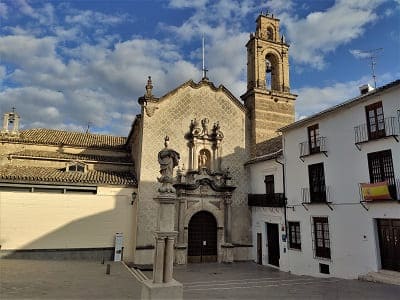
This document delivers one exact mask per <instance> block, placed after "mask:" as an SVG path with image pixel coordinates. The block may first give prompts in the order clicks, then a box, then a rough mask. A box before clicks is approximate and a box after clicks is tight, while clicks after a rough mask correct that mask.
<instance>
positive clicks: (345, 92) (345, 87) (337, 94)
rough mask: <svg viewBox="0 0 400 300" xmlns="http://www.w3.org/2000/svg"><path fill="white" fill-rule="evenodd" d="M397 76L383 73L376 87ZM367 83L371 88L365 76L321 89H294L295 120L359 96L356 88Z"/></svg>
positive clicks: (307, 87)
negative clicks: (295, 98) (295, 95)
mask: <svg viewBox="0 0 400 300" xmlns="http://www.w3.org/2000/svg"><path fill="white" fill-rule="evenodd" d="M398 75H399V74H390V73H385V74H383V75H381V76H379V78H378V86H380V85H382V84H385V83H387V82H391V81H394V80H396V78H398ZM367 83H369V84H370V85H371V86H373V82H372V79H371V77H367V76H365V77H361V78H359V79H357V80H353V81H349V82H334V83H331V84H328V85H325V86H323V87H316V86H306V87H302V88H300V89H296V90H294V91H293V93H295V94H297V95H299V96H298V98H297V100H296V118H297V119H301V118H304V117H305V116H310V115H312V114H315V113H318V112H320V111H322V110H324V109H327V108H329V107H332V106H334V105H337V104H339V103H342V102H344V101H346V100H349V99H351V98H353V97H356V96H358V95H359V94H360V91H359V89H358V88H359V87H360V86H361V85H364V84H367Z"/></svg>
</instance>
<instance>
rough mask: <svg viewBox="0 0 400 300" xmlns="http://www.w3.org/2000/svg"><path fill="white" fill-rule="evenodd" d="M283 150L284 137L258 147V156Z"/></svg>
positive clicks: (267, 141) (268, 141)
mask: <svg viewBox="0 0 400 300" xmlns="http://www.w3.org/2000/svg"><path fill="white" fill-rule="evenodd" d="M281 149H282V136H277V137H274V138H272V139H269V140H266V141H264V142H261V143H258V144H257V145H256V156H257V157H258V156H264V155H268V154H271V153H275V152H277V151H279V150H281Z"/></svg>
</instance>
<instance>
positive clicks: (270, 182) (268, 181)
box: [264, 175, 275, 195]
mask: <svg viewBox="0 0 400 300" xmlns="http://www.w3.org/2000/svg"><path fill="white" fill-rule="evenodd" d="M264 183H265V194H267V195H274V194H275V183H274V175H267V176H265V179H264Z"/></svg>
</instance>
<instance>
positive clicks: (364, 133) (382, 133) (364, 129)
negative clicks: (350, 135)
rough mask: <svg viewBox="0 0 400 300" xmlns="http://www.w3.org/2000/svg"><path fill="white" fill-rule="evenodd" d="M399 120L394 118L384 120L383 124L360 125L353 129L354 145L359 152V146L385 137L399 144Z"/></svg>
mask: <svg viewBox="0 0 400 300" xmlns="http://www.w3.org/2000/svg"><path fill="white" fill-rule="evenodd" d="M399 128H400V119H399V118H396V117H389V118H385V119H384V122H378V123H376V124H373V125H371V124H367V123H364V124H360V125H358V126H355V127H354V144H355V145H356V147H357V148H358V149H359V150H361V146H360V145H361V144H363V143H367V142H369V141H373V140H378V139H382V138H387V137H393V138H394V139H395V140H396V141H397V142H399V134H400V129H399Z"/></svg>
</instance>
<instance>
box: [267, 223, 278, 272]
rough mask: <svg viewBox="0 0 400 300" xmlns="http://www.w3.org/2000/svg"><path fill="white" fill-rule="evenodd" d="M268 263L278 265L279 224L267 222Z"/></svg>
mask: <svg viewBox="0 0 400 300" xmlns="http://www.w3.org/2000/svg"><path fill="white" fill-rule="evenodd" d="M267 240H268V263H269V264H270V265H274V266H277V267H279V258H280V254H279V226H278V224H273V223H267Z"/></svg>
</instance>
